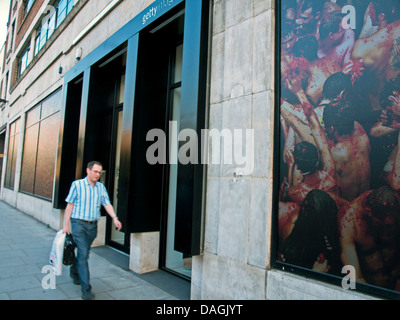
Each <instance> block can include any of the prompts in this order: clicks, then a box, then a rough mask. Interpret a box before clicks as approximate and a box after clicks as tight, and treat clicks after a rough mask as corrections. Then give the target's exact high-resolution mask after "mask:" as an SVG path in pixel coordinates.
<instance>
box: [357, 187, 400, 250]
mask: <svg viewBox="0 0 400 320" xmlns="http://www.w3.org/2000/svg"><path fill="white" fill-rule="evenodd" d="M363 216H364V220H365V222H366V223H367V225H368V229H369V231H370V233H371V234H373V235H375V236H376V237H379V240H380V241H383V242H389V241H393V240H394V239H398V238H399V236H400V197H399V195H398V193H397V192H396V191H395V190H393V189H392V188H390V187H389V186H386V185H385V186H382V187H380V188H378V189H375V190H373V191H372V192H371V193H370V194H369V195H368V197H367V199H366V206H365V210H364V215H363Z"/></svg>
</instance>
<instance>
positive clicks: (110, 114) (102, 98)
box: [83, 44, 130, 253]
mask: <svg viewBox="0 0 400 320" xmlns="http://www.w3.org/2000/svg"><path fill="white" fill-rule="evenodd" d="M126 54H127V48H126V44H124V45H122V46H120V47H119V48H117V49H115V50H114V51H112V52H111V53H110V54H108V55H107V56H105V57H104V58H103V59H102V60H101V61H99V62H98V63H97V64H96V65H94V66H93V67H92V68H91V71H90V88H89V99H88V111H87V122H86V135H85V146H84V161H83V165H85V164H86V163H88V162H89V161H91V160H98V161H100V162H101V163H102V164H103V172H102V175H101V178H100V181H101V182H102V183H103V184H104V185H105V186H106V189H107V191H108V194H109V197H110V201H111V203H112V205H113V207H114V210H115V212H116V214H117V215H118V191H119V188H118V186H119V177H120V159H121V140H122V119H123V109H124V91H125V71H126ZM101 210H102V216H103V218H102V219H103V221H104V220H105V243H106V244H107V245H109V246H111V247H113V248H116V249H118V250H120V251H123V252H126V253H128V252H129V244H130V243H129V236H128V234H126V233H125V232H122V231H121V232H119V231H117V230H116V229H115V226H114V224H113V222H112V219H111V217H110V216H109V215H108V214H107V213H106V211H105V210H104V208H102V209H101Z"/></svg>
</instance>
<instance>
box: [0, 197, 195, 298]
mask: <svg viewBox="0 0 400 320" xmlns="http://www.w3.org/2000/svg"><path fill="white" fill-rule="evenodd" d="M55 234H56V231H55V230H53V229H51V228H49V227H48V226H46V225H45V224H43V223H41V222H40V221H38V220H36V219H35V218H33V217H31V216H28V215H26V214H24V213H23V212H21V211H19V210H17V209H15V208H13V207H11V206H10V205H8V204H7V203H5V202H2V201H0V300H81V290H80V286H77V285H74V284H73V283H72V279H71V278H70V277H69V267H67V266H63V272H62V275H61V276H57V277H56V278H55V283H52V282H51V281H52V280H54V279H52V278H51V277H50V275H51V271H48V269H46V268H48V267H46V266H48V265H49V254H50V250H51V246H52V243H53V239H54V237H55ZM128 263H129V257H128V256H126V255H124V254H122V253H120V252H117V251H115V250H113V249H111V248H109V247H106V246H105V247H97V248H92V250H91V252H90V257H89V270H90V275H91V285H92V292H93V293H94V294H95V296H96V297H95V300H175V301H176V300H190V283H189V282H188V281H186V280H184V279H181V278H178V277H176V276H174V275H171V274H169V273H167V272H165V271H163V270H157V271H155V272H151V273H148V274H145V275H139V274H136V273H134V272H133V271H131V270H129V269H128ZM42 271H43V273H42ZM51 284H55V286H54V285H53V288H54V287H55V288H54V289H52V288H48V287H51Z"/></svg>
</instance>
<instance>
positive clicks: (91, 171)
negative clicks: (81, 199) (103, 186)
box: [86, 161, 103, 183]
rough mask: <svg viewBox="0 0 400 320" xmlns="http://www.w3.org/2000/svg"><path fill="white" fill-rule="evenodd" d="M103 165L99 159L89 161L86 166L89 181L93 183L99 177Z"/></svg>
mask: <svg viewBox="0 0 400 320" xmlns="http://www.w3.org/2000/svg"><path fill="white" fill-rule="evenodd" d="M102 170H103V165H102V164H101V162H99V161H90V162H89V163H88V165H87V168H86V174H87V178H88V180H89V182H90V183H95V182H97V181H98V180H99V179H100V176H101V171H102Z"/></svg>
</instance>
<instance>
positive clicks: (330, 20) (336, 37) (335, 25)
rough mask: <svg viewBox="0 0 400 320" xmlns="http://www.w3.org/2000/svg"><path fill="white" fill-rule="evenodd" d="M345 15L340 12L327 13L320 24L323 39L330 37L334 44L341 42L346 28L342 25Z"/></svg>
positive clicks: (320, 33)
mask: <svg viewBox="0 0 400 320" xmlns="http://www.w3.org/2000/svg"><path fill="white" fill-rule="evenodd" d="M342 19H343V17H342V16H341V15H339V14H335V13H330V14H328V15H326V16H325V17H324V18H323V19H322V21H321V24H320V26H319V35H320V39H321V40H325V39H329V40H330V43H332V45H335V44H337V43H339V42H340V41H341V40H342V39H343V36H344V33H345V31H346V30H344V29H343V27H342Z"/></svg>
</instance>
